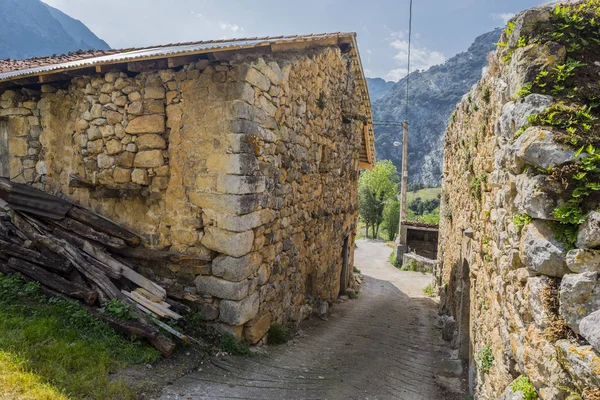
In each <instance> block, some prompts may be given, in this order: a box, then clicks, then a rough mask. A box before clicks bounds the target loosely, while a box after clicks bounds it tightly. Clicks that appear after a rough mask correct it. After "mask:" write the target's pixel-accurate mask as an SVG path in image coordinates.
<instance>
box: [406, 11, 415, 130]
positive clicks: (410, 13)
mask: <svg viewBox="0 0 600 400" xmlns="http://www.w3.org/2000/svg"><path fill="white" fill-rule="evenodd" d="M412 11H413V0H410V10H409V14H408V15H409V18H408V63H407V64H408V65H407V72H406V120H407V121H408V110H409V107H408V98H409V97H408V94H409V88H408V86H409V83H410V51H411V41H412Z"/></svg>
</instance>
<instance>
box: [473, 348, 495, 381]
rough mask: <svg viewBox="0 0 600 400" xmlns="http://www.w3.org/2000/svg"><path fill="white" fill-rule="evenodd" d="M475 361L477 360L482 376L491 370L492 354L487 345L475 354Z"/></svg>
mask: <svg viewBox="0 0 600 400" xmlns="http://www.w3.org/2000/svg"><path fill="white" fill-rule="evenodd" d="M477 359H478V360H479V366H480V369H481V371H482V372H483V373H484V374H488V373H489V372H490V370H491V369H492V364H493V363H494V354H493V353H492V348H491V347H490V346H489V345H485V346H484V347H482V348H481V349H480V350H479V352H478V353H477Z"/></svg>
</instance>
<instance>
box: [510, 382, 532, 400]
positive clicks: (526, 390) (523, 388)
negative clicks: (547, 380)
mask: <svg viewBox="0 0 600 400" xmlns="http://www.w3.org/2000/svg"><path fill="white" fill-rule="evenodd" d="M510 388H511V389H512V391H513V392H514V393H522V394H523V400H535V399H537V398H538V395H537V392H536V391H535V388H534V387H533V385H532V384H531V381H530V380H529V378H528V377H526V376H520V377H518V378H517V379H515V381H514V382H513V383H511V384H510Z"/></svg>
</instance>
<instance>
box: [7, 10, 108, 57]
mask: <svg viewBox="0 0 600 400" xmlns="http://www.w3.org/2000/svg"><path fill="white" fill-rule="evenodd" d="M108 49H110V46H109V45H108V44H107V43H106V42H105V41H103V40H102V39H100V38H98V37H97V36H96V35H95V34H94V33H93V32H92V31H91V30H90V29H89V28H87V27H86V26H85V25H84V24H83V23H82V22H81V21H79V20H76V19H74V18H71V17H69V16H68V15H67V14H65V13H63V12H62V11H60V10H58V9H56V8H54V7H51V6H49V5H47V4H46V3H43V2H41V1H40V0H3V7H1V8H0V59H8V58H10V59H25V58H32V57H41V56H50V55H53V54H66V53H69V52H71V51H76V50H108Z"/></svg>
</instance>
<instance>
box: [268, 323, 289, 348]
mask: <svg viewBox="0 0 600 400" xmlns="http://www.w3.org/2000/svg"><path fill="white" fill-rule="evenodd" d="M289 338H290V330H289V329H288V328H286V327H285V326H283V325H281V324H273V325H271V327H270V328H269V334H268V339H267V342H268V343H269V344H283V343H285V342H287V341H288V340H289Z"/></svg>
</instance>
